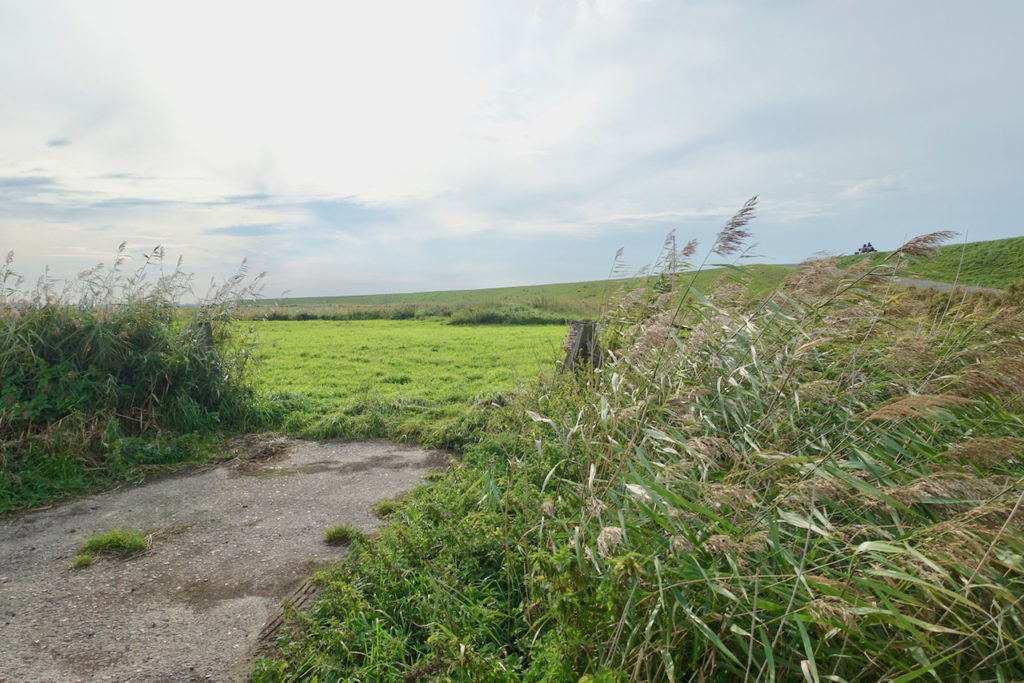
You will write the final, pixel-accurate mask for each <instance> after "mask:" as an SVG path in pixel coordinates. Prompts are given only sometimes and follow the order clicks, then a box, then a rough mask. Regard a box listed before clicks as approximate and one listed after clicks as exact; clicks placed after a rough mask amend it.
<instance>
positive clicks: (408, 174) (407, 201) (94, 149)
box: [0, 0, 1024, 296]
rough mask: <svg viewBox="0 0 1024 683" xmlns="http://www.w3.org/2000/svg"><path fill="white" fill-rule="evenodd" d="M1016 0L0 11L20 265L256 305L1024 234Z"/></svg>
mask: <svg viewBox="0 0 1024 683" xmlns="http://www.w3.org/2000/svg"><path fill="white" fill-rule="evenodd" d="M1022 26H1024V3H1021V2H1017V1H1015V0H1006V1H1005V2H985V1H979V2H961V1H956V2H942V1H936V0H926V1H918V2H913V1H909V2H891V1H888V0H887V1H884V2H882V1H879V2H867V1H862V0H857V1H849V2H843V1H835V2H822V1H818V0H814V1H807V2H797V1H794V2H772V3H741V2H725V1H721V0H715V1H714V2H685V1H683V0H671V1H670V0H666V1H663V2H659V1H656V0H650V1H648V0H637V1H635V2H626V1H622V0H591V1H586V0H581V1H579V2H575V1H573V2H557V1H554V0H552V1H545V2H527V1H526V0H475V1H468V0H467V1H465V2H457V1H449V0H431V1H430V2H423V1H422V0H410V1H406V2H391V1H382V0H373V1H369V0H358V1H355V2H316V3H312V2H309V3H307V2H296V1H294V0H293V1H291V2H288V3H284V2H277V3H263V2H254V1H253V0H247V1H246V2H237V3H236V2H214V1H213V0H203V1H202V2H186V1H182V0H176V1H175V2H142V1H140V0H131V1H129V2H105V1H100V0H90V1H89V2H79V1H72V2H51V1H48V0H33V1H31V2H30V1H28V0H25V1H21V0H0V248H2V249H4V250H5V251H6V250H7V249H13V250H14V252H15V265H16V269H17V270H18V271H20V272H22V273H23V274H25V275H26V276H30V277H35V276H38V275H39V274H40V273H41V272H42V269H43V268H44V266H45V265H47V264H48V265H49V266H51V269H52V270H53V272H54V273H56V274H58V275H73V274H74V273H76V272H78V271H79V270H82V269H84V268H86V267H88V266H91V265H94V264H96V263H97V262H100V261H106V262H108V263H109V262H110V260H111V257H112V255H113V253H114V252H115V251H116V249H117V246H118V244H120V243H121V242H122V241H127V242H128V246H129V249H130V250H131V251H132V252H133V253H136V254H137V253H141V252H143V251H146V250H149V249H150V248H152V247H153V246H155V245H157V244H161V245H163V246H164V247H165V248H166V250H167V255H168V258H169V259H170V258H174V259H177V257H178V256H182V257H183V258H184V262H185V267H186V268H187V269H189V270H191V271H194V272H196V273H197V275H198V277H199V278H200V279H204V278H208V277H209V276H210V275H212V274H217V275H221V276H224V275H229V274H230V273H232V272H233V271H234V268H235V267H236V265H237V264H238V263H239V262H240V261H241V259H242V258H243V257H246V258H248V261H249V264H250V265H251V267H252V268H253V269H254V270H257V271H259V270H266V271H268V272H269V274H270V278H269V281H268V286H267V289H266V293H267V294H268V295H272V296H274V295H277V294H280V293H281V292H282V291H285V290H288V291H290V292H291V294H292V295H295V296H305V295H330V294H355V293H373V292H394V291H418V290H430V289H458V288H470V287H487V286H504V285H512V284H539V283H547V282H567V281H575V280H588V279H600V278H603V277H605V276H606V275H607V273H608V270H609V267H610V266H611V262H612V259H613V257H614V255H615V251H616V249H618V248H619V247H624V248H625V259H626V260H627V262H628V263H629V264H631V265H632V266H634V267H639V266H642V265H644V264H646V263H649V262H651V261H653V260H654V259H655V258H656V257H657V252H658V248H659V246H660V245H661V244H662V242H663V240H664V238H665V235H666V234H667V233H668V232H669V231H670V230H672V229H675V230H676V231H677V234H678V236H679V239H680V241H681V242H682V241H686V240H688V239H690V238H693V237H695V238H697V239H699V240H700V241H701V244H702V247H703V248H707V247H709V246H710V244H711V241H712V239H713V235H714V233H715V232H716V231H717V230H718V228H719V227H720V226H721V224H722V223H723V222H724V221H725V220H726V219H727V218H728V216H729V215H731V214H732V213H733V212H734V211H735V210H737V209H738V208H739V207H740V206H741V205H742V203H743V202H744V201H745V200H746V199H747V198H748V197H750V196H751V195H755V194H757V195H760V203H759V210H758V217H757V218H756V219H755V221H754V222H753V224H752V226H751V227H752V230H753V232H754V233H755V240H756V241H757V243H758V245H759V246H758V248H757V249H756V250H755V252H756V253H757V254H760V255H762V257H763V258H762V259H760V260H763V261H769V262H778V263H785V262H794V261H800V260H802V259H803V258H805V257H807V256H809V255H811V254H813V253H815V252H819V251H832V252H836V253H842V252H846V253H849V252H851V251H853V250H854V249H856V248H857V247H859V246H860V245H861V244H862V243H863V242H865V241H868V240H870V241H871V242H873V244H874V245H875V246H876V247H878V248H879V249H884V248H892V247H894V246H897V245H898V244H900V243H901V242H902V241H904V239H905V238H907V237H911V236H914V235H917V234H921V233H925V232H932V231H935V230H955V231H957V232H960V233H961V234H963V233H967V235H968V239H970V240H971V241H975V240H987V239H996V238H1002V237H1011V236H1017V235H1022V234H1024V228H1022V225H1021V222H1020V218H1019V216H1020V211H1019V208H1018V205H1019V202H1020V196H1021V191H1022V179H1024V161H1022V160H1024V144H1022V143H1024V123H1022V113H1024V87H1022V83H1024V80H1022V79H1024V76H1022V73H1024V40H1021V27H1022Z"/></svg>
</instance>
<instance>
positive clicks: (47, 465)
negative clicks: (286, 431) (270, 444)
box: [0, 245, 269, 512]
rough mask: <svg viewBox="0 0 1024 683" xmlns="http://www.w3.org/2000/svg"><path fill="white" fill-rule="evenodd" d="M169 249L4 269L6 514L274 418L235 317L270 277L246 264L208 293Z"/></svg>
mask: <svg viewBox="0 0 1024 683" xmlns="http://www.w3.org/2000/svg"><path fill="white" fill-rule="evenodd" d="M162 257H163V251H162V249H160V248H159V247H158V248H157V249H155V250H153V252H151V253H149V254H145V255H144V256H143V259H144V260H143V263H142V265H141V266H140V267H139V268H138V269H137V270H135V271H134V272H126V271H125V268H126V264H127V260H128V254H127V252H126V251H125V248H124V245H122V246H121V249H120V250H119V251H118V255H117V258H116V260H115V262H114V264H113V265H112V266H111V267H110V268H104V267H103V266H102V264H101V265H100V266H97V267H96V268H94V269H92V270H89V271H86V272H84V273H82V274H81V275H80V276H79V278H78V280H76V281H74V282H70V283H58V282H54V281H50V280H47V279H45V278H43V279H41V280H40V281H39V283H38V284H37V285H36V287H35V288H34V289H31V290H23V289H21V288H20V281H21V278H20V277H19V276H18V275H17V274H16V273H15V271H14V270H13V254H12V255H8V258H7V261H6V263H5V264H4V265H3V266H2V267H0V322H2V323H3V325H2V327H0V443H2V446H0V448H2V451H0V512H4V511H7V510H11V509H17V508H23V507H31V506H35V505H40V504H42V503H44V502H47V501H50V500H52V499H54V498H59V497H64V496H71V495H76V494H80V493H83V492H85V491H88V490H90V489H94V488H96V487H97V486H104V485H106V486H109V485H111V484H112V483H115V482H117V481H123V480H126V479H138V478H140V477H141V476H142V474H143V473H144V472H145V471H146V468H148V467H152V466H154V465H168V464H174V463H178V462H181V461H184V460H195V459H200V458H202V457H204V453H205V452H206V450H207V449H205V448H203V446H204V445H207V443H208V442H209V441H211V440H213V439H216V438H219V436H220V435H221V434H223V433H224V432H226V431H227V432H230V431H234V430H241V429H244V428H246V427H252V426H255V425H260V424H265V423H266V422H267V421H268V419H267V418H268V416H269V412H268V409H266V408H265V407H264V406H263V405H261V404H260V403H259V402H258V401H257V399H256V395H255V393H254V392H253V391H252V390H251V388H250V387H249V385H248V380H247V372H248V369H249V358H250V354H249V352H250V347H251V345H250V344H249V343H248V341H247V340H246V339H245V338H242V337H240V336H239V335H238V334H236V333H235V331H234V329H235V328H233V327H232V326H231V325H230V324H229V321H230V319H231V317H232V315H233V311H234V308H235V306H236V305H237V304H238V302H240V301H241V300H243V299H245V298H248V297H251V296H252V295H253V294H254V293H255V291H256V286H257V282H258V278H256V279H255V280H250V279H249V278H248V277H247V275H246V272H245V269H244V265H243V268H242V269H241V270H240V271H239V272H238V273H237V274H236V275H235V276H233V277H231V278H229V279H228V280H227V281H226V282H225V283H224V284H223V285H221V286H220V287H219V288H216V289H215V290H213V291H212V292H210V294H209V296H208V297H206V298H204V299H203V300H201V301H200V302H199V303H198V304H197V305H194V306H190V307H184V308H183V307H179V306H178V305H177V302H178V301H179V298H180V297H181V296H182V295H184V294H186V293H187V292H188V291H189V289H190V276H189V275H187V274H186V273H184V272H183V271H181V270H180V269H179V268H175V269H174V270H173V271H170V272H167V271H164V269H163V267H162V263H161V261H162Z"/></svg>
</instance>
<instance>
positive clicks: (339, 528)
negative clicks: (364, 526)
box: [324, 523, 363, 545]
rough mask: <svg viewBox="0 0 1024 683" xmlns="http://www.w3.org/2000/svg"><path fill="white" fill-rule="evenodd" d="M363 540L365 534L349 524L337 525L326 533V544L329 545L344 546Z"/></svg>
mask: <svg viewBox="0 0 1024 683" xmlns="http://www.w3.org/2000/svg"><path fill="white" fill-rule="evenodd" d="M361 538H363V532H362V531H361V530H360V529H358V528H356V527H354V526H351V525H349V524H344V523H343V524H335V525H334V526H332V527H331V528H329V529H327V530H326V531H324V543H327V544H328V545H344V544H346V543H351V542H352V541H356V540H359V539H361Z"/></svg>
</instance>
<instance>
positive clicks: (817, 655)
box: [255, 203, 1024, 681]
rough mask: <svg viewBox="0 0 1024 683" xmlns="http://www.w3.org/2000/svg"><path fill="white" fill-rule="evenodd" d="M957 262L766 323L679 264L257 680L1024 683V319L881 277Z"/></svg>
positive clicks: (470, 458) (494, 431)
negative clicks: (918, 682)
mask: <svg viewBox="0 0 1024 683" xmlns="http://www.w3.org/2000/svg"><path fill="white" fill-rule="evenodd" d="M752 211H753V203H750V204H748V206H746V207H744V209H743V211H741V212H740V213H739V214H737V216H736V217H734V219H733V220H732V221H730V222H729V224H728V225H727V226H726V227H725V228H724V229H723V230H722V232H721V233H720V234H719V235H718V238H717V240H716V242H715V244H714V245H713V247H712V252H713V253H715V254H716V255H728V254H730V253H733V252H734V251H735V250H736V249H738V248H740V247H742V245H743V243H744V242H745V240H746V239H747V236H748V235H747V232H746V224H747V221H748V220H749V219H750V217H751V214H752ZM946 237H947V235H945V234H933V235H926V236H924V237H921V238H917V239H915V240H912V241H911V242H908V243H907V244H905V245H903V247H901V248H900V249H899V250H898V251H897V252H894V255H893V257H892V259H891V260H889V261H885V262H883V263H882V264H881V265H880V266H872V265H871V264H867V263H865V264H864V265H862V266H855V267H854V268H852V269H847V270H846V271H843V272H842V273H841V274H838V275H837V274H836V273H835V272H834V263H832V262H829V261H825V262H820V263H817V264H811V265H810V267H808V268H804V269H802V270H801V271H799V272H797V273H796V274H794V275H793V276H792V277H791V278H790V279H789V280H788V281H787V282H786V283H785V284H784V286H783V287H782V288H780V289H779V290H778V291H777V292H776V293H775V294H774V295H773V296H771V297H770V298H767V299H765V300H762V301H760V302H757V303H745V302H744V301H742V298H741V297H740V296H738V294H737V291H738V288H739V283H730V282H723V283H722V286H721V287H720V288H718V289H717V290H715V291H713V292H711V293H710V295H708V296H706V297H705V296H701V295H698V294H697V293H696V292H694V291H693V290H692V289H690V288H689V281H690V280H689V278H691V277H692V276H691V275H681V271H682V270H684V266H685V265H686V261H688V260H689V259H690V257H691V256H692V245H687V247H686V248H684V249H682V250H677V249H676V248H675V244H674V241H672V242H670V243H669V245H668V247H669V248H668V250H667V253H666V256H665V258H664V259H663V261H662V263H661V266H662V268H661V276H660V277H657V278H652V279H651V280H649V281H648V283H649V284H648V286H646V287H645V288H643V289H640V290H637V291H634V292H632V293H630V294H628V295H626V296H625V297H623V298H622V299H621V300H619V301H618V302H617V303H616V304H615V305H613V306H611V307H610V308H609V310H608V312H607V314H606V315H605V317H604V319H603V320H602V324H601V328H602V332H603V333H602V345H603V349H604V353H605V361H604V364H603V365H602V367H601V368H600V369H599V370H597V371H595V370H593V369H589V370H588V369H585V368H584V369H581V370H578V371H577V372H575V373H572V374H563V375H559V376H556V377H552V378H548V379H546V380H543V381H542V382H541V383H540V384H538V385H537V386H536V387H535V388H533V389H532V390H530V391H527V392H524V393H523V394H521V395H520V396H519V397H518V398H517V400H516V401H514V402H513V403H512V404H510V405H509V406H507V407H504V408H496V407H495V408H493V409H492V414H491V416H490V422H489V425H488V427H487V428H486V430H485V432H484V433H483V434H482V436H481V437H480V439H479V441H478V443H477V444H476V445H475V446H473V447H470V448H469V449H467V453H466V456H465V459H464V460H463V462H462V463H461V464H460V465H458V466H457V467H455V468H453V470H452V471H451V472H450V474H448V475H447V476H446V477H445V478H443V479H442V480H441V481H439V482H437V483H436V484H435V485H434V486H432V487H431V488H430V489H426V490H421V491H419V492H417V493H416V494H415V495H413V496H410V497H409V498H407V499H406V500H405V501H404V502H403V504H402V505H400V506H399V507H398V508H397V509H396V510H395V511H394V512H393V513H392V516H391V517H390V518H389V519H391V520H393V521H392V522H391V523H389V524H388V525H386V526H385V528H383V529H382V530H381V531H380V533H379V534H378V535H377V536H375V537H374V538H372V539H369V540H364V541H359V542H357V543H356V544H355V546H354V550H353V552H352V553H351V554H350V555H349V556H348V558H346V560H345V561H344V562H342V563H341V565H340V566H338V567H336V568H334V569H332V570H330V571H329V572H325V573H324V574H323V575H321V579H320V580H321V581H322V582H323V584H324V586H325V590H324V593H323V595H322V597H321V599H320V600H319V601H318V602H317V603H316V604H315V605H314V606H312V608H311V609H309V610H307V611H299V612H295V613H293V614H292V615H291V617H290V621H289V624H290V625H289V626H288V627H287V628H286V629H285V631H283V633H282V638H281V639H279V641H278V644H279V651H278V652H277V653H275V654H273V655H272V656H270V657H268V658H266V659H264V660H263V661H261V662H260V663H259V664H258V666H257V668H256V672H255V677H256V679H257V680H263V681H279V680H311V679H317V680H406V681H414V680H593V681H597V680H604V681H609V680H689V679H695V678H697V679H701V680H734V679H744V680H766V681H767V680H808V681H820V680H833V681H842V680H846V681H852V680H872V681H873V680H881V679H887V680H899V681H909V680H913V679H916V678H922V679H932V680H1014V679H1020V678H1021V677H1024V621H1022V620H1021V617H1020V614H1021V609H1020V605H1021V600H1022V599H1024V571H1022V570H1024V541H1022V538H1024V536H1022V534H1021V526H1022V523H1024V504H1022V503H1024V429H1022V427H1024V425H1022V414H1024V402H1022V398H1021V397H1022V395H1024V370H1022V368H1024V356H1022V354H1024V311H1022V310H1021V308H1019V307H1014V306H1006V305H1004V304H1003V303H1001V302H998V301H995V302H993V301H992V300H990V299H987V298H985V297H967V298H962V297H956V298H950V297H948V296H947V297H945V298H943V299H941V301H940V300H938V299H936V298H934V294H931V293H930V294H928V295H926V296H924V295H921V294H920V293H915V292H912V291H909V290H905V289H900V288H899V287H898V286H897V285H895V284H894V283H893V282H892V280H891V278H889V277H885V278H878V277H877V276H878V275H879V273H880V271H879V270H877V268H886V269H887V268H889V267H890V266H891V265H892V264H896V266H895V267H897V269H898V268H899V267H901V266H899V264H901V263H903V262H906V261H912V260H919V259H922V258H927V256H928V255H929V254H930V253H931V252H932V251H933V250H934V248H935V246H936V245H937V244H938V243H939V242H940V241H941V240H942V239H944V238H946ZM883 274H891V273H890V271H888V270H887V271H885V272H884V273H883ZM736 277H737V278H739V279H742V277H743V274H742V271H741V270H737V271H736Z"/></svg>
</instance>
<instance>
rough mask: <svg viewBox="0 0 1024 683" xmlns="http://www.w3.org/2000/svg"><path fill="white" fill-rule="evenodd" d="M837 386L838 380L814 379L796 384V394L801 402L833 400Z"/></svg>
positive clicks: (835, 396)
mask: <svg viewBox="0 0 1024 683" xmlns="http://www.w3.org/2000/svg"><path fill="white" fill-rule="evenodd" d="M838 388H839V382H838V381H836V380H834V379H815V380H811V381H810V382H804V383H803V384H800V385H799V386H797V388H796V395H797V398H799V399H800V402H801V403H809V402H811V401H835V400H836V398H837V393H836V390H837V389H838Z"/></svg>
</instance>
